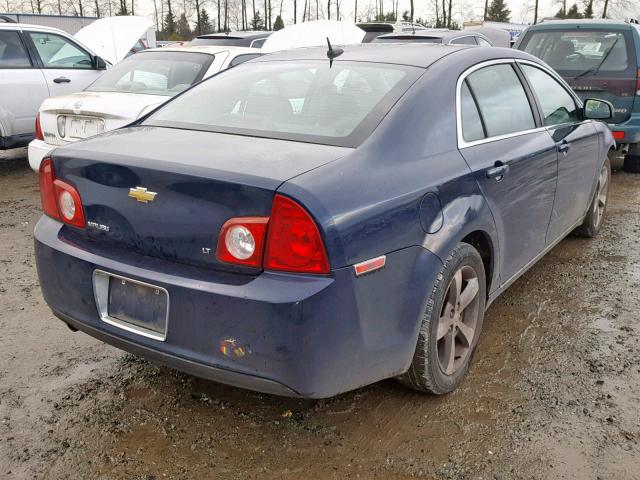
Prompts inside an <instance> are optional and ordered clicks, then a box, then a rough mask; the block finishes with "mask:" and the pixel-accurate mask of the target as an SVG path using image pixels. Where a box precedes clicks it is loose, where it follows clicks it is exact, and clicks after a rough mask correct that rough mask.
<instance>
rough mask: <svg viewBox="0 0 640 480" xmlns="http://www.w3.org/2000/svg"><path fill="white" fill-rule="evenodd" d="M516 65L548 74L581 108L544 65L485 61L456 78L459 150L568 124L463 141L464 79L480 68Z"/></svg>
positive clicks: (570, 91) (528, 62) (510, 59)
mask: <svg viewBox="0 0 640 480" xmlns="http://www.w3.org/2000/svg"><path fill="white" fill-rule="evenodd" d="M516 63H517V64H525V65H531V66H533V67H537V68H539V69H541V70H543V71H544V72H546V73H548V74H549V75H551V76H552V77H553V78H554V79H555V80H556V81H558V82H559V83H560V86H562V87H563V88H564V89H565V90H566V91H567V92H569V94H570V95H571V97H572V98H573V99H574V101H575V102H576V105H577V106H578V108H582V101H581V100H580V99H579V98H578V96H577V95H576V94H575V92H574V91H573V90H572V89H571V88H570V87H569V86H568V85H567V83H566V82H565V81H564V80H563V79H562V77H560V76H559V75H558V74H557V73H555V72H554V71H553V70H551V69H549V68H548V67H546V66H544V65H541V64H539V63H536V62H532V61H530V60H524V59H516V58H497V59H493V60H487V61H485V62H481V63H478V64H476V65H474V66H472V67H469V68H468V69H466V70H465V71H464V72H462V74H461V75H460V76H459V77H458V81H457V83H456V133H457V139H458V149H459V150H462V149H464V148H469V147H475V146H476V145H482V144H484V143H491V142H497V141H499V140H505V139H507V138H513V137H520V136H522V135H528V134H530V133H535V132H542V131H545V130H549V129H556V128H558V127H561V126H563V125H568V124H569V123H563V124H558V125H549V126H544V125H543V126H541V127H536V128H530V129H528V130H520V131H517V132H512V133H506V134H504V135H495V136H493V137H486V138H481V139H480V140H473V141H471V142H467V141H466V140H465V139H464V136H463V134H462V102H461V94H462V83H463V82H464V81H465V80H466V78H467V77H468V76H469V75H471V74H472V73H473V72H475V71H477V70H480V69H481V68H484V67H489V66H491V65H502V64H516ZM523 88H524V86H523ZM532 113H533V114H534V117H535V112H534V111H532Z"/></svg>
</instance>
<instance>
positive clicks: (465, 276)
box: [398, 243, 487, 395]
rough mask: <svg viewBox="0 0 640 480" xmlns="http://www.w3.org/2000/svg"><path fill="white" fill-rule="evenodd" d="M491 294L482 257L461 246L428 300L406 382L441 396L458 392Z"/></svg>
mask: <svg viewBox="0 0 640 480" xmlns="http://www.w3.org/2000/svg"><path fill="white" fill-rule="evenodd" d="M486 291H487V287H486V276H485V271H484V264H483V262H482V257H480V254H479V253H478V251H477V250H476V249H475V248H473V247H472V246H471V245H469V244H467V243H459V244H458V245H457V246H456V248H455V249H454V250H453V252H451V254H450V255H449V257H448V258H447V260H446V261H445V264H444V266H443V267H442V270H440V272H439V273H438V277H437V279H436V283H435V285H434V287H433V289H432V291H431V293H430V294H429V297H428V298H427V303H426V307H425V311H424V315H423V318H422V324H421V326H420V332H419V333H418V343H417V345H416V351H415V353H414V355H413V361H412V362H411V366H410V367H409V370H407V372H406V373H404V374H403V375H401V376H400V377H398V381H400V383H402V384H403V385H406V386H408V387H411V388H413V389H415V390H420V391H423V392H429V393H434V394H436V395H443V394H445V393H449V392H451V391H453V390H455V389H456V388H458V386H459V385H460V384H461V383H462V381H463V380H464V377H465V375H466V373H467V370H468V369H469V362H470V360H471V358H472V356H473V353H474V350H475V348H476V345H477V343H478V338H479V336H480V331H481V330H482V322H483V319H484V309H485V303H486V298H487V294H486Z"/></svg>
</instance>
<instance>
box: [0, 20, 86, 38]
mask: <svg viewBox="0 0 640 480" xmlns="http://www.w3.org/2000/svg"><path fill="white" fill-rule="evenodd" d="M0 30H39V31H41V32H51V33H62V34H63V35H67V36H69V37H71V36H73V35H70V34H69V33H67V32H65V31H64V30H61V29H59V28H54V27H46V26H44V25H35V24H33V23H13V22H7V23H4V22H3V23H0Z"/></svg>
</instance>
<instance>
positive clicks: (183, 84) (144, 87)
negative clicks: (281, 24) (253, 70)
mask: <svg viewBox="0 0 640 480" xmlns="http://www.w3.org/2000/svg"><path fill="white" fill-rule="evenodd" d="M259 55H260V53H259V51H256V50H255V49H251V48H243V47H215V46H211V47H207V46H193V47H170V46H169V47H163V48H158V49H150V50H144V51H142V52H140V53H138V54H136V55H133V56H131V57H129V58H127V59H126V60H124V61H122V62H120V63H118V64H117V65H115V66H114V67H113V68H111V69H109V70H108V71H107V72H105V73H104V74H103V75H102V76H101V77H100V78H98V79H97V80H96V81H95V82H93V83H92V84H91V85H89V86H88V87H87V88H86V89H85V90H84V91H82V92H78V93H73V94H70V95H64V96H59V97H52V98H49V99H47V100H45V101H44V102H43V104H42V106H41V107H40V112H39V113H38V121H37V123H36V139H35V140H33V141H32V142H31V143H30V144H29V164H30V165H31V168H33V169H34V170H35V171H38V170H39V168H40V162H41V161H42V158H43V157H44V156H45V155H47V154H48V153H49V152H50V151H51V150H53V149H54V148H56V147H58V146H61V145H66V144H68V143H71V142H75V141H77V140H82V139H84V138H87V137H91V136H93V135H97V134H99V133H103V132H105V131H108V130H113V129H116V128H120V127H122V126H124V125H128V124H129V123H131V122H133V121H134V120H136V119H137V118H139V117H142V116H144V115H145V114H146V113H148V112H150V111H151V110H153V109H154V108H155V107H157V106H159V105H161V104H162V103H164V102H166V101H167V100H168V99H170V98H171V97H173V96H174V95H176V94H178V93H180V92H182V91H183V90H185V89H187V88H189V87H190V86H191V85H193V84H195V83H197V82H199V81H201V80H202V79H204V78H208V77H210V76H212V75H215V74H216V73H218V72H220V71H221V70H224V69H226V68H229V67H232V66H234V65H238V64H240V63H242V62H246V61H247V60H250V59H252V58H255V57H257V56H259Z"/></svg>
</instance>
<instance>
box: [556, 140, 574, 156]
mask: <svg viewBox="0 0 640 480" xmlns="http://www.w3.org/2000/svg"><path fill="white" fill-rule="evenodd" d="M556 147H557V149H558V152H560V153H564V154H565V155H566V154H567V152H568V151H569V149H570V148H571V144H570V143H569V142H567V141H566V140H562V142H560V143H557V144H556Z"/></svg>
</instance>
